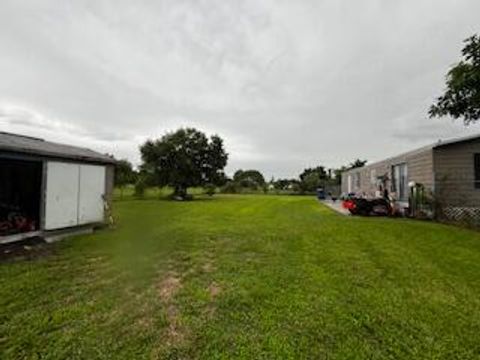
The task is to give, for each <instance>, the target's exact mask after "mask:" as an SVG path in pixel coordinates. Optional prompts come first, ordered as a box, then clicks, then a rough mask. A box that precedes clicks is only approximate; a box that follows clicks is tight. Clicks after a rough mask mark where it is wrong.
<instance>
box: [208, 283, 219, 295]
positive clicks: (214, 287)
mask: <svg viewBox="0 0 480 360" xmlns="http://www.w3.org/2000/svg"><path fill="white" fill-rule="evenodd" d="M221 291H222V288H221V287H220V286H219V285H218V284H217V283H216V282H213V283H211V284H210V285H209V286H208V293H209V294H210V297H211V298H214V297H216V296H218V295H219V294H220V292H221Z"/></svg>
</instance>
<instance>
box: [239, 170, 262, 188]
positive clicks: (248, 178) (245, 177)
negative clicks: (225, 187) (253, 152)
mask: <svg viewBox="0 0 480 360" xmlns="http://www.w3.org/2000/svg"><path fill="white" fill-rule="evenodd" d="M233 181H234V182H235V183H236V184H238V185H239V186H241V187H244V188H251V189H258V188H263V187H264V186H265V178H264V177H263V175H262V173H261V172H260V171H258V170H237V171H236V172H235V174H234V175H233Z"/></svg>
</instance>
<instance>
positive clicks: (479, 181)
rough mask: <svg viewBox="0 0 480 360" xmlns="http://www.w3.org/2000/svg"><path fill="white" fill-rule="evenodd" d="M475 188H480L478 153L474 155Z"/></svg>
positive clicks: (479, 159) (479, 156)
mask: <svg viewBox="0 0 480 360" xmlns="http://www.w3.org/2000/svg"><path fill="white" fill-rule="evenodd" d="M474 172H475V182H474V186H475V189H480V154H475V155H474Z"/></svg>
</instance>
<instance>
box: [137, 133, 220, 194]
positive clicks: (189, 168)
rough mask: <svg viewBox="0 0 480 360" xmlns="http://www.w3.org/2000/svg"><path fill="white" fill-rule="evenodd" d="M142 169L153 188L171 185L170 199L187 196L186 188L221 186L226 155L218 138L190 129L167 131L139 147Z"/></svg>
mask: <svg viewBox="0 0 480 360" xmlns="http://www.w3.org/2000/svg"><path fill="white" fill-rule="evenodd" d="M140 152H141V155H142V161H143V164H142V169H143V170H144V172H145V173H147V174H149V176H150V177H151V178H152V179H153V180H152V181H153V183H155V184H156V185H157V186H171V187H172V188H173V189H174V196H175V197H178V198H182V199H184V198H186V197H187V189H188V188H189V187H194V186H206V185H207V184H213V185H221V184H222V182H223V181H224V179H225V174H224V172H223V169H224V168H225V166H226V164H227V160H228V154H227V153H226V152H225V149H224V147H223V140H222V139H221V138H220V137H219V136H218V135H213V136H211V137H210V138H208V137H207V136H206V135H205V134H204V133H203V132H201V131H198V130H196V129H193V128H185V129H183V128H182V129H179V130H177V131H175V132H170V133H167V134H165V135H164V136H162V137H161V138H160V139H157V140H148V141H147V142H145V144H143V145H142V146H141V147H140Z"/></svg>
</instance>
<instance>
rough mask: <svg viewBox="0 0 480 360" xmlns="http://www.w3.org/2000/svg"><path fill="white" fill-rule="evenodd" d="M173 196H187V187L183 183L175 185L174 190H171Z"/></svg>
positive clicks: (181, 197)
mask: <svg viewBox="0 0 480 360" xmlns="http://www.w3.org/2000/svg"><path fill="white" fill-rule="evenodd" d="M173 197H174V198H180V199H182V200H184V199H185V198H186V197H187V188H186V187H185V186H183V185H177V186H175V190H174V192H173Z"/></svg>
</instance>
